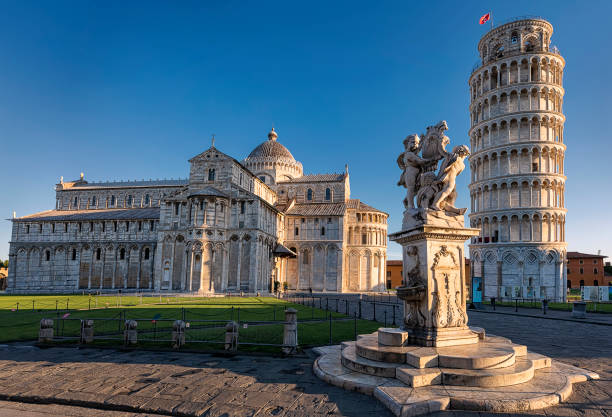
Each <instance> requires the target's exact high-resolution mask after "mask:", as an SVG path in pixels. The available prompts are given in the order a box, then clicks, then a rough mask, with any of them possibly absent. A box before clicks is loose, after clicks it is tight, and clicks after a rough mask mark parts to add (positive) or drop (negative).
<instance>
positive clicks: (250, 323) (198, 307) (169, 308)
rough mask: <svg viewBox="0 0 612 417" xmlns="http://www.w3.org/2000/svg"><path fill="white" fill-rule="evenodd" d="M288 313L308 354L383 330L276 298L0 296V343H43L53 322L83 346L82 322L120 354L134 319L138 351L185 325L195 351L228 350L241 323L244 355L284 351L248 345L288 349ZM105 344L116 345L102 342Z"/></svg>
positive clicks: (159, 342)
mask: <svg viewBox="0 0 612 417" xmlns="http://www.w3.org/2000/svg"><path fill="white" fill-rule="evenodd" d="M96 306H97V308H96ZM288 307H293V308H295V309H296V310H297V311H298V342H299V344H300V346H301V347H310V346H318V345H326V344H329V343H333V344H337V343H340V342H341V341H345V340H354V338H355V334H356V333H355V332H357V334H363V333H371V332H373V331H375V330H377V329H378V327H380V326H381V325H380V323H377V322H373V321H369V320H354V319H350V318H348V317H347V316H345V315H344V314H342V313H336V312H327V311H325V310H324V309H319V308H313V307H308V306H304V305H301V304H292V303H287V302H286V301H284V300H280V299H276V298H272V297H211V298H204V297H170V298H168V297H162V298H161V299H160V298H159V296H158V297H146V296H143V297H139V296H122V297H119V296H91V297H90V296H88V295H71V296H52V295H40V296H38V295H36V296H34V295H32V296H0V342H12V341H26V340H36V339H37V338H38V329H39V326H40V320H41V319H42V318H52V319H54V326H55V334H56V335H63V336H68V337H73V338H77V341H78V336H79V334H80V325H81V322H80V320H81V319H93V320H94V334H95V344H99V345H115V346H116V345H120V344H122V339H123V323H124V322H125V320H127V319H135V320H139V321H138V330H139V333H138V338H139V345H141V346H145V345H146V346H154V347H155V346H158V347H162V346H165V347H169V346H170V341H169V340H170V338H171V331H172V324H173V322H174V321H175V320H179V319H180V320H184V321H185V322H187V323H189V328H188V329H187V330H186V333H185V335H186V343H187V345H186V346H187V347H188V348H189V349H210V348H216V349H222V348H223V345H222V344H221V343H210V342H219V341H223V340H224V335H225V328H224V327H225V325H226V324H227V323H228V322H229V321H236V322H239V342H240V343H244V345H239V347H240V350H255V351H264V352H269V351H278V350H279V347H278V346H274V347H271V346H262V345H249V343H255V344H282V341H283V340H282V339H283V322H284V310H285V309H286V308H288ZM323 307H324V306H323ZM66 314H67V317H65V318H63V317H64V316H65V315H66ZM329 315H331V317H332V321H331V323H330V321H329ZM330 326H331V339H330ZM100 336H102V338H100ZM105 336H107V337H109V338H112V339H103V337H105ZM113 339H114V340H113ZM196 340H198V341H202V340H205V341H209V342H208V343H201V342H196ZM70 343H74V340H71V341H70Z"/></svg>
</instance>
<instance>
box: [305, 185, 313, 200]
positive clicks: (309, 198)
mask: <svg viewBox="0 0 612 417" xmlns="http://www.w3.org/2000/svg"><path fill="white" fill-rule="evenodd" d="M306 199H307V200H308V201H311V200H312V189H311V188H309V189H308V191H307V192H306Z"/></svg>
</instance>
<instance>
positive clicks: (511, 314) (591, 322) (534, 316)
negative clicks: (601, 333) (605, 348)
mask: <svg viewBox="0 0 612 417" xmlns="http://www.w3.org/2000/svg"><path fill="white" fill-rule="evenodd" d="M469 312H475V313H491V314H505V315H506V316H518V317H531V318H535V319H546V320H558V321H571V322H574V323H585V324H597V325H599V326H612V323H605V322H602V321H589V320H579V319H564V318H560V317H550V316H549V317H546V316H536V315H533V314H520V313H506V312H503V311H490V310H477V309H473V308H472V309H468V313H469Z"/></svg>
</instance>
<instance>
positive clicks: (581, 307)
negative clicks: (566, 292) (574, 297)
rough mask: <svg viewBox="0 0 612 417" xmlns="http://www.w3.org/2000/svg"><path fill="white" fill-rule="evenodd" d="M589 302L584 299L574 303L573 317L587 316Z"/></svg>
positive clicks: (581, 317) (582, 317)
mask: <svg viewBox="0 0 612 417" xmlns="http://www.w3.org/2000/svg"><path fill="white" fill-rule="evenodd" d="M586 308H587V303H585V302H584V301H576V302H573V303H572V317H573V318H576V319H584V318H586Z"/></svg>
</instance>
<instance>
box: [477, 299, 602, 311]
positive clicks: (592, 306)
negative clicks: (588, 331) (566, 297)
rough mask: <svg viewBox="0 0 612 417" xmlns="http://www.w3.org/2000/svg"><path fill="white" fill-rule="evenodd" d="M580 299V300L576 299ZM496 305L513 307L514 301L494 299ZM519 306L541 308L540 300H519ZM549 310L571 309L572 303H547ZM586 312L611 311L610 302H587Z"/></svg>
mask: <svg viewBox="0 0 612 417" xmlns="http://www.w3.org/2000/svg"><path fill="white" fill-rule="evenodd" d="M578 301H580V300H578ZM483 304H487V305H490V304H491V302H490V301H484V302H483ZM495 305H496V306H502V307H514V306H515V305H516V303H515V302H514V301H496V302H495ZM518 306H519V307H521V308H534V309H540V310H541V309H542V303H541V302H540V301H521V302H519V303H518ZM548 309H549V310H560V311H572V303H553V302H549V303H548ZM587 312H589V313H612V303H598V302H587Z"/></svg>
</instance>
